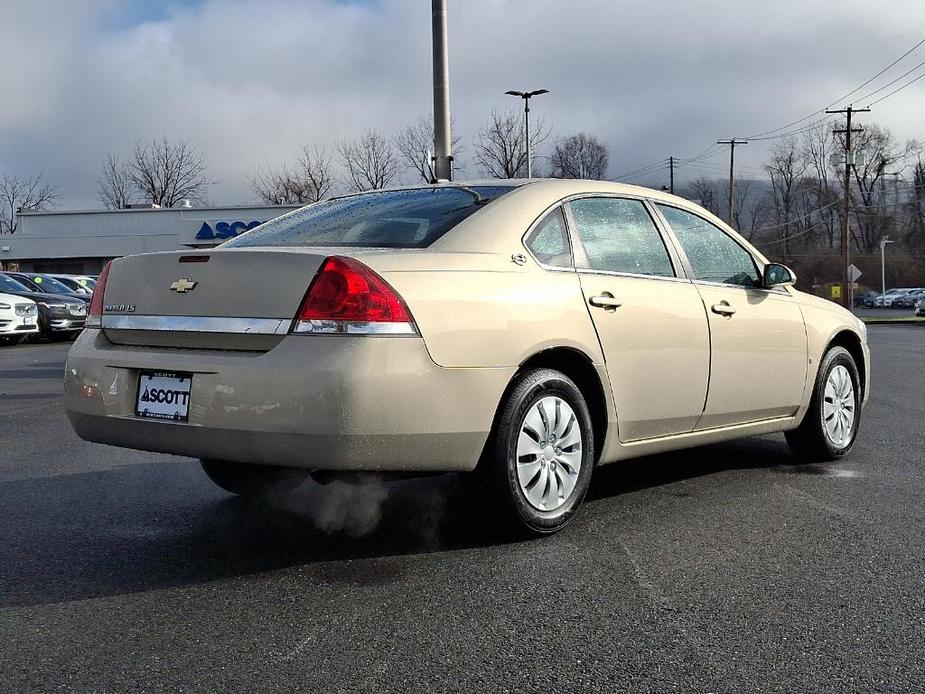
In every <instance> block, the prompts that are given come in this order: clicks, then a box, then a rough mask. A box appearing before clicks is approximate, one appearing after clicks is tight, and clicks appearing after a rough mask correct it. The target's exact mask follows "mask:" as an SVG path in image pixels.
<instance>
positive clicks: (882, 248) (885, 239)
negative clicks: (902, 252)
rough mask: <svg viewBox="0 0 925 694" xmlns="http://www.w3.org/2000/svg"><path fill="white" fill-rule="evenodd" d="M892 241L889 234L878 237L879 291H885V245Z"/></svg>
mask: <svg viewBox="0 0 925 694" xmlns="http://www.w3.org/2000/svg"><path fill="white" fill-rule="evenodd" d="M888 243H893V242H892V241H890V237H889V236H884V237H883V238H882V239H880V289H881V293H886V257H885V256H886V245H887V244H888Z"/></svg>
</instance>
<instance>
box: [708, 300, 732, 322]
mask: <svg viewBox="0 0 925 694" xmlns="http://www.w3.org/2000/svg"><path fill="white" fill-rule="evenodd" d="M710 310H711V311H713V313H718V314H719V315H721V316H726V318H732V314H733V313H735V312H736V310H735V309H734V308H732V306H730V305H729V302H728V301H720V302H719V303H718V304H713V306H711V307H710Z"/></svg>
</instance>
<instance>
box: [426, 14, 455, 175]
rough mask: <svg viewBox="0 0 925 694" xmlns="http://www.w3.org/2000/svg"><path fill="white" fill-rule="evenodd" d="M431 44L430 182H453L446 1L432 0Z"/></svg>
mask: <svg viewBox="0 0 925 694" xmlns="http://www.w3.org/2000/svg"><path fill="white" fill-rule="evenodd" d="M431 19H432V25H431V26H432V31H433V42H434V180H433V181H432V183H436V182H438V181H451V180H453V145H452V142H453V138H452V136H451V134H450V58H449V51H448V50H447V45H446V0H432V4H431Z"/></svg>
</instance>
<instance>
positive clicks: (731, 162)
mask: <svg viewBox="0 0 925 694" xmlns="http://www.w3.org/2000/svg"><path fill="white" fill-rule="evenodd" d="M716 144H718V145H729V218H728V221H729V226H733V224H732V222H733V220H734V219H735V217H734V215H733V212H734V208H733V205H734V197H733V195H734V193H735V159H736V145H747V144H748V140H739V139H736V138H734V137H733V138H732V139H730V140H717V141H716Z"/></svg>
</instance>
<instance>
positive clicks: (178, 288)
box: [170, 277, 199, 294]
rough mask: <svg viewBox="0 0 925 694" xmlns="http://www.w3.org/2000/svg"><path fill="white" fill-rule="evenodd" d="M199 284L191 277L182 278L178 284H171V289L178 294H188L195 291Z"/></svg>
mask: <svg viewBox="0 0 925 694" xmlns="http://www.w3.org/2000/svg"><path fill="white" fill-rule="evenodd" d="M197 284H199V282H194V281H193V280H191V279H190V278H189V277H181V278H180V279H178V280H177V281H176V282H174V283H173V284H171V285H170V288H171V289H172V290H174V291H175V292H176V293H177V294H186V292H191V291H193V290H194V289H195V288H196V285H197Z"/></svg>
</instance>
